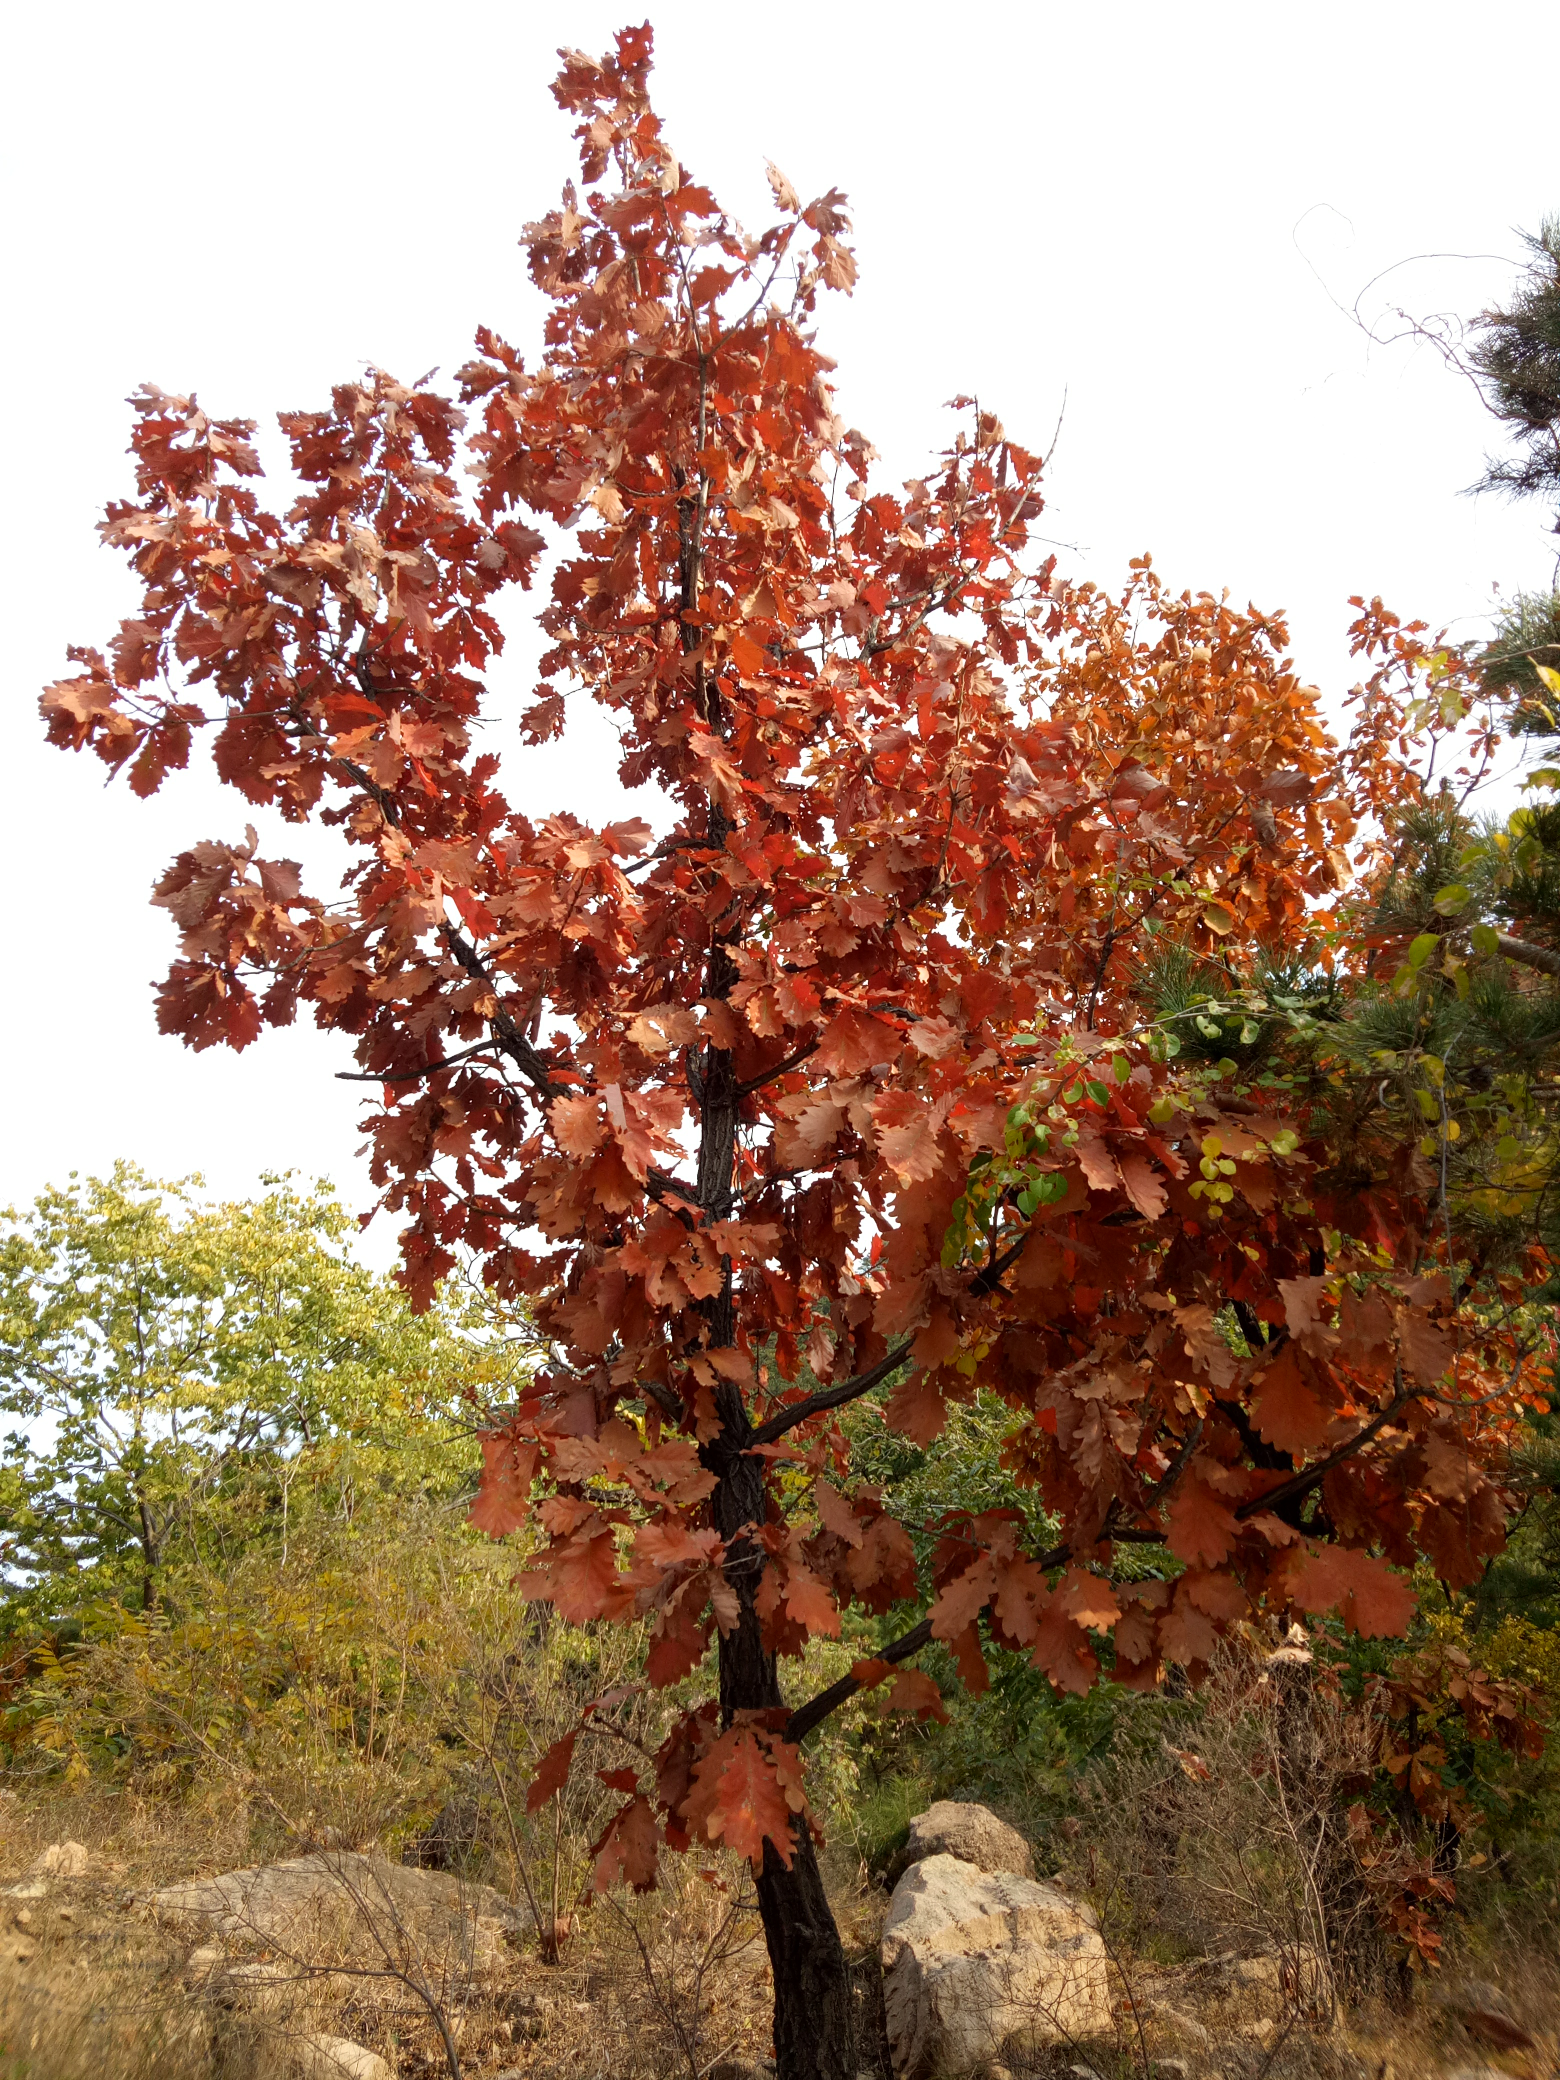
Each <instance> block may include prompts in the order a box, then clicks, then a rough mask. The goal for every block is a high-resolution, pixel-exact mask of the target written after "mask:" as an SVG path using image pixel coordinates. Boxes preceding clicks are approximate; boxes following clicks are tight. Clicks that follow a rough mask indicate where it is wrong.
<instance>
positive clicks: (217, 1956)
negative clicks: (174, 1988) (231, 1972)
mask: <svg viewBox="0 0 1560 2080" xmlns="http://www.w3.org/2000/svg"><path fill="white" fill-rule="evenodd" d="M227 1962H228V1955H227V1952H226V1951H225V1950H218V1949H217V1948H216V1946H215V1945H214V1944H211V1943H203V1944H202V1945H201V1947H200V1948H199V1949H198V1950H192V1951H191V1952H190V1954H189V1956H188V1957H186V1958H185V1960H184V1976H185V1977H186V1978H187V1979H212V1978H215V1977H216V1975H217V1974H218V1973H219V1972H225V1971H226V1970H227Z"/></svg>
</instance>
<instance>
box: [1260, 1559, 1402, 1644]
mask: <svg viewBox="0 0 1560 2080" xmlns="http://www.w3.org/2000/svg"><path fill="white" fill-rule="evenodd" d="M1283 1579H1284V1586H1285V1588H1286V1589H1287V1590H1288V1592H1289V1596H1290V1600H1291V1601H1292V1602H1294V1603H1296V1604H1298V1605H1299V1607H1300V1609H1301V1610H1303V1611H1313V1612H1314V1611H1330V1610H1336V1611H1338V1612H1339V1613H1340V1615H1341V1616H1342V1618H1343V1622H1344V1623H1345V1625H1347V1626H1348V1628H1349V1630H1350V1631H1351V1632H1357V1633H1358V1634H1359V1635H1360V1637H1361V1638H1362V1639H1396V1638H1399V1637H1400V1636H1401V1635H1402V1634H1403V1633H1404V1632H1406V1631H1407V1630H1408V1624H1409V1620H1410V1619H1411V1618H1412V1617H1413V1615H1414V1612H1415V1610H1416V1609H1417V1607H1418V1598H1417V1597H1416V1596H1415V1595H1414V1592H1413V1590H1412V1589H1411V1588H1410V1587H1409V1585H1408V1583H1407V1582H1406V1581H1405V1579H1404V1578H1403V1576H1402V1575H1401V1574H1398V1573H1397V1572H1396V1571H1395V1570H1394V1569H1393V1568H1391V1567H1389V1566H1388V1565H1387V1563H1386V1561H1385V1560H1379V1559H1377V1558H1376V1556H1375V1555H1374V1554H1372V1553H1362V1552H1359V1551H1357V1550H1355V1549H1353V1548H1351V1547H1348V1546H1333V1545H1328V1546H1314V1545H1307V1547H1306V1548H1305V1549H1304V1551H1302V1552H1300V1553H1298V1554H1292V1555H1291V1556H1290V1558H1289V1560H1288V1562H1287V1564H1286V1566H1285V1569H1284V1577H1283Z"/></svg>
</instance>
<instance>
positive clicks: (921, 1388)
mask: <svg viewBox="0 0 1560 2080" xmlns="http://www.w3.org/2000/svg"><path fill="white" fill-rule="evenodd" d="M883 1420H884V1422H885V1423H886V1424H887V1425H888V1427H889V1429H890V1430H897V1431H898V1432H899V1433H900V1435H901V1436H902V1437H908V1438H909V1440H910V1442H911V1443H912V1444H919V1445H928V1444H931V1443H932V1442H933V1441H934V1440H935V1439H936V1438H938V1437H939V1436H940V1435H941V1434H942V1427H943V1425H944V1423H946V1422H947V1420H948V1409H947V1405H946V1404H945V1402H944V1401H943V1397H942V1390H941V1388H939V1386H938V1384H937V1380H936V1377H935V1375H934V1374H932V1373H930V1372H920V1371H916V1372H912V1373H910V1374H909V1375H908V1377H907V1378H905V1379H902V1380H901V1381H900V1382H899V1385H898V1386H897V1387H895V1389H894V1391H893V1393H892V1394H890V1395H889V1397H888V1399H887V1401H886V1402H885V1403H884V1404H883Z"/></svg>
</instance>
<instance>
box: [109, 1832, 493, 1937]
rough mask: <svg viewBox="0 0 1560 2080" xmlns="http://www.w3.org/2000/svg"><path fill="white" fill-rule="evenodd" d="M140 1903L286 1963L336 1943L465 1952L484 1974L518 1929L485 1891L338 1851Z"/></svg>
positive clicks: (172, 1888)
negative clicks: (267, 1950)
mask: <svg viewBox="0 0 1560 2080" xmlns="http://www.w3.org/2000/svg"><path fill="white" fill-rule="evenodd" d="M150 1904H151V1906H153V1907H154V1908H156V1909H157V1910H158V1912H160V1913H176V1914H189V1915H192V1916H194V1917H196V1918H197V1919H199V1920H202V1921H205V1922H206V1923H207V1924H208V1925H209V1926H210V1927H211V1928H212V1929H213V1931H214V1932H215V1933H216V1934H218V1935H222V1936H226V1937H229V1938H230V1939H231V1938H236V1939H237V1940H239V1941H240V1942H249V1943H260V1944H265V1945H267V1946H269V1947H271V1948H273V1949H275V1950H277V1951H278V1952H280V1953H281V1954H282V1955H283V1956H287V1957H311V1956H313V1955H314V1954H315V1953H316V1952H323V1950H325V1949H327V1948H331V1947H334V1946H336V1945H338V1944H339V1945H343V1946H344V1947H345V1948H346V1949H347V1950H348V1951H356V1950H367V1951H368V1952H370V1953H375V1952H382V1951H383V1950H384V1949H385V1948H387V1947H388V1948H389V1949H391V1950H392V1951H408V1952H413V1953H418V1954H423V1955H426V1954H428V1953H440V1952H443V1953H463V1954H466V1955H471V1953H472V1952H473V1951H474V1953H475V1954H474V1956H472V1961H473V1962H474V1963H476V1964H478V1965H486V1964H489V1963H491V1962H492V1961H493V1960H494V1958H495V1957H496V1956H497V1954H498V1950H499V1945H500V1943H501V1941H502V1939H503V1937H504V1936H505V1935H506V1934H507V1933H508V1932H510V1931H512V1930H514V1929H516V1928H518V1927H519V1926H520V1916H519V1914H518V1913H517V1912H516V1910H515V1909H514V1908H513V1907H512V1906H511V1905H510V1904H509V1902H508V1901H507V1900H506V1899H504V1898H503V1897H502V1896H501V1895H500V1894H498V1893H496V1892H494V1891H493V1890H492V1889H491V1887H489V1886H486V1885H467V1884H462V1883H461V1882H460V1881H458V1880H457V1879H454V1878H450V1877H446V1876H445V1875H444V1874H443V1873H442V1872H439V1871H424V1870H416V1869H413V1868H412V1867H410V1866H409V1865H406V1864H400V1863H390V1862H388V1861H386V1860H385V1859H384V1858H382V1857H378V1856H359V1855H356V1854H353V1853H351V1852H348V1851H345V1850H324V1851H321V1852H320V1853H318V1854H316V1855H313V1856H295V1857H293V1858H291V1859H290V1861H288V1862H286V1863H267V1864H261V1865H258V1866H257V1867H256V1868H254V1869H252V1870H240V1871H226V1872H224V1873H223V1874H222V1876H221V1877H218V1878H197V1879H195V1880H193V1881H192V1882H190V1883H189V1884H186V1885H168V1886H165V1887H164V1888H163V1889H162V1890H161V1891H160V1892H154V1893H153V1894H152V1895H151V1898H150Z"/></svg>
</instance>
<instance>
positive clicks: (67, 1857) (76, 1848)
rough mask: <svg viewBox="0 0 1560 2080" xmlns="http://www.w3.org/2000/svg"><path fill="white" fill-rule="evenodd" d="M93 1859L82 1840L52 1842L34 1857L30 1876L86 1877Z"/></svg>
mask: <svg viewBox="0 0 1560 2080" xmlns="http://www.w3.org/2000/svg"><path fill="white" fill-rule="evenodd" d="M90 1861H91V1859H90V1857H89V1856H88V1855H87V1852H86V1850H85V1849H84V1848H83V1847H82V1845H81V1843H80V1842H50V1844H49V1846H48V1848H47V1849H44V1850H41V1851H40V1852H39V1854H38V1855H37V1856H36V1857H35V1858H34V1859H33V1864H32V1868H31V1870H29V1872H28V1874H27V1875H28V1876H29V1877H30V1878H84V1877H85V1876H86V1875H87V1865H88V1863H89V1862H90Z"/></svg>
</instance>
